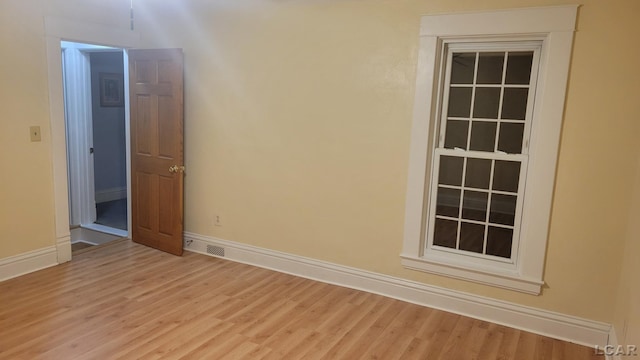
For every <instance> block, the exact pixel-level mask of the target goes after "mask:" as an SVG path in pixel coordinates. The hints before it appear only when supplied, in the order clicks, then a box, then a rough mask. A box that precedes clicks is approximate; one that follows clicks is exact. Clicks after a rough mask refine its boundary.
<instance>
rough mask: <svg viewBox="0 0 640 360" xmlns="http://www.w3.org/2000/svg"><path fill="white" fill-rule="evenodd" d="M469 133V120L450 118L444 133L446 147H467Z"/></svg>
mask: <svg viewBox="0 0 640 360" xmlns="http://www.w3.org/2000/svg"><path fill="white" fill-rule="evenodd" d="M468 133H469V121H466V120H448V121H447V131H446V133H445V135H444V147H445V148H447V149H453V148H460V149H465V150H466V149H467V136H468Z"/></svg>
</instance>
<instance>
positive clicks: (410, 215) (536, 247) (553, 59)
mask: <svg viewBox="0 0 640 360" xmlns="http://www.w3.org/2000/svg"><path fill="white" fill-rule="evenodd" d="M577 10H578V6H577V5H569V6H552V7H540V8H521V9H510V10H497V11H487V12H477V13H456V14H439V15H427V16H423V17H422V19H421V25H420V44H419V52H418V68H417V73H416V90H415V100H414V109H413V123H412V128H411V145H410V155H409V169H408V178H407V193H406V203H405V223H404V241H403V248H402V253H401V254H400V257H401V262H402V264H403V265H404V266H405V267H407V268H409V269H412V270H420V271H425V272H430V273H434V274H438V275H443V276H449V277H453V278H458V279H464V280H468V281H472V282H477V283H481V284H485V285H491V286H496V287H500V288H504V289H509V290H515V291H519V292H524V293H528V294H533V295H538V294H540V292H541V291H542V286H543V285H544V281H543V273H544V259H545V252H546V248H547V238H548V230H549V222H550V214H551V205H552V195H553V189H554V182H555V171H556V163H557V158H558V149H559V143H560V131H561V128H562V119H563V112H564V101H565V93H566V88H567V80H568V74H569V64H570V59H571V49H572V43H573V33H574V30H575V22H576V17H577ZM526 41H537V42H540V43H541V54H540V62H539V64H540V66H539V69H540V71H539V72H538V78H537V86H536V93H535V101H534V104H535V107H534V109H533V114H532V116H533V117H532V121H531V133H530V138H529V154H528V165H527V171H526V175H524V176H525V177H526V178H525V179H526V180H525V182H524V189H525V190H524V197H523V199H524V200H523V203H522V217H521V218H520V220H521V222H520V228H519V229H520V231H519V234H518V235H519V242H518V247H517V249H516V250H515V254H513V259H512V260H511V261H512V264H511V265H510V268H508V269H507V268H505V266H502V265H501V264H500V263H498V262H495V264H491V263H489V262H484V263H479V262H477V261H473V260H471V259H472V258H471V257H468V256H460V255H461V253H462V252H461V251H460V252H458V253H456V254H454V256H445V255H443V253H442V252H440V253H438V252H437V251H435V250H434V247H433V246H428V242H427V240H426V238H427V235H428V233H429V231H430V230H429V229H427V227H428V221H427V220H428V216H431V215H428V209H429V205H430V204H429V201H430V200H432V199H430V196H429V194H430V190H431V189H430V186H432V184H431V179H432V174H433V171H435V170H434V164H435V160H434V159H435V155H434V154H435V148H436V146H435V144H437V138H438V132H439V131H438V119H439V116H440V114H441V112H442V110H441V108H442V105H441V101H442V84H443V81H442V79H443V71H442V68H443V58H442V57H443V54H444V53H445V50H446V49H447V46H448V45H449V44H454V43H460V44H467V43H470V44H477V43H481V42H526ZM465 258H468V259H469V260H466V259H465Z"/></svg>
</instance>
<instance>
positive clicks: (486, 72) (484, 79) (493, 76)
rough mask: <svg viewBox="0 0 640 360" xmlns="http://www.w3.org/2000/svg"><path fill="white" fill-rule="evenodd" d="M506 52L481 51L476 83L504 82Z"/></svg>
mask: <svg viewBox="0 0 640 360" xmlns="http://www.w3.org/2000/svg"><path fill="white" fill-rule="evenodd" d="M503 65H504V53H480V56H479V59H478V76H477V77H476V84H502V66H503Z"/></svg>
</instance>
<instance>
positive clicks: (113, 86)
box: [99, 73, 124, 107]
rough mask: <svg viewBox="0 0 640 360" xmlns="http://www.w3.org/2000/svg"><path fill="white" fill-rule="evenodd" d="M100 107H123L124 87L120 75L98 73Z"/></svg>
mask: <svg viewBox="0 0 640 360" xmlns="http://www.w3.org/2000/svg"><path fill="white" fill-rule="evenodd" d="M99 78H100V106H102V107H122V106H124V87H123V82H124V81H123V76H122V74H114V73H100V74H99Z"/></svg>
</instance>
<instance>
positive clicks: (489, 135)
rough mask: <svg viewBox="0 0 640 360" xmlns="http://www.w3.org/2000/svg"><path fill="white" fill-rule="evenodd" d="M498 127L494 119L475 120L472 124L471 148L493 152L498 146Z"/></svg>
mask: <svg viewBox="0 0 640 360" xmlns="http://www.w3.org/2000/svg"><path fill="white" fill-rule="evenodd" d="M496 127H497V124H496V123H495V122H493V121H474V122H473V124H472V125H471V142H470V143H469V150H475V151H488V152H493V151H494V150H495V146H496Z"/></svg>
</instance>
